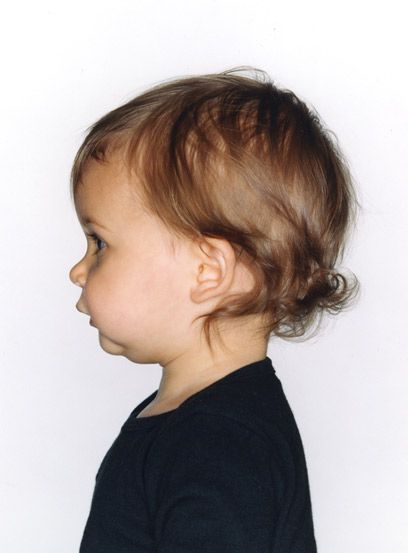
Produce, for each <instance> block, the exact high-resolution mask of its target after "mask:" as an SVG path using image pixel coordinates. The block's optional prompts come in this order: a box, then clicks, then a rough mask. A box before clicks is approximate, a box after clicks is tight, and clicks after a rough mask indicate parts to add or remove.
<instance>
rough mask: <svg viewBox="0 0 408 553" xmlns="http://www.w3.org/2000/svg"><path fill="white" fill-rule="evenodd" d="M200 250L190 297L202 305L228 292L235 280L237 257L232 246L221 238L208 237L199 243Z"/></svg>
mask: <svg viewBox="0 0 408 553" xmlns="http://www.w3.org/2000/svg"><path fill="white" fill-rule="evenodd" d="M198 249H199V252H197V261H196V262H195V263H196V265H195V267H194V275H195V285H194V287H193V288H192V289H191V292H190V297H191V299H192V301H194V302H196V303H201V302H203V301H206V300H209V299H212V298H215V297H217V296H222V295H223V294H225V293H227V292H228V290H229V289H230V287H231V285H232V283H233V280H234V271H235V266H236V256H235V251H234V249H233V247H232V246H231V244H230V243H229V242H228V241H227V240H224V239H221V238H212V237H209V236H206V237H205V238H202V239H201V240H200V241H199V242H198Z"/></svg>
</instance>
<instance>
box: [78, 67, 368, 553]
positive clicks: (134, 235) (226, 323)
mask: <svg viewBox="0 0 408 553" xmlns="http://www.w3.org/2000/svg"><path fill="white" fill-rule="evenodd" d="M242 69H243V68H234V69H231V70H229V71H225V72H223V73H219V74H209V75H201V76H191V77H187V78H181V79H177V80H173V81H169V82H163V83H161V84H159V85H156V86H154V87H152V88H151V89H149V90H147V91H146V92H144V93H142V94H140V95H139V96H137V97H136V98H134V99H132V100H130V101H129V102H127V103H126V104H125V105H123V106H121V107H119V108H117V109H115V110H113V111H111V112H110V113H108V114H107V115H105V116H104V117H102V118H101V119H100V120H99V121H98V122H97V123H95V124H94V125H93V126H92V128H91V129H90V131H89V133H88V134H87V136H86V138H85V140H84V142H83V144H82V145H81V147H80V149H79V151H78V153H77V155H76V158H75V161H74V165H73V168H72V174H71V182H72V190H73V196H74V201H75V208H76V212H77V214H78V218H79V220H80V223H81V226H82V227H83V230H84V231H85V233H86V234H87V236H88V238H89V239H88V248H87V251H86V254H85V256H84V257H83V258H82V259H81V260H80V261H79V262H78V263H77V264H76V265H75V266H74V267H73V268H72V269H71V272H70V278H71V280H72V281H73V282H74V283H75V284H77V285H78V286H80V287H81V289H82V290H81V297H80V299H79V301H78V304H77V308H78V310H79V311H81V312H83V313H85V314H87V315H90V316H91V320H90V323H91V324H92V325H93V326H95V327H96V328H97V330H98V333H99V342H100V345H101V347H102V348H103V349H104V350H105V351H106V352H108V353H111V354H113V355H123V356H125V357H127V358H128V359H129V360H130V361H133V362H135V363H151V364H152V363H159V364H160V365H161V367H162V371H163V372H162V378H161V381H160V385H159V388H158V389H157V390H156V391H154V392H153V393H152V394H150V395H149V396H148V397H146V398H145V399H144V400H143V401H142V402H141V403H140V404H139V405H138V406H137V407H136V408H135V409H134V410H133V411H132V413H131V414H130V416H129V418H128V419H127V420H126V422H125V423H124V425H123V426H122V428H121V431H120V433H119V435H118V436H117V438H116V440H115V441H114V443H113V445H112V446H111V448H110V449H109V451H108V453H107V454H106V456H105V458H104V460H103V462H102V464H101V466H100V468H99V471H98V474H97V476H96V484H95V490H94V494H93V498H92V505H91V509H90V514H89V517H88V520H87V524H86V527H85V530H84V534H83V537H82V542H81V547H80V552H81V553H130V552H132V553H145V552H152V551H155V552H159V553H204V552H205V553H209V552H211V553H218V552H219V553H229V552H231V553H232V552H233V553H272V552H273V553H295V552H296V553H306V552H307V553H312V552H315V551H316V550H317V549H316V541H315V536H314V529H313V519H312V507H311V499H310V491H309V482H308V475H307V469H306V462H305V458H304V451H303V447H302V442H301V438H300V436H299V432H298V428H297V425H296V422H295V419H294V416H293V414H292V411H291V408H290V406H289V405H288V402H287V400H286V397H285V394H284V391H283V389H282V386H281V383H280V380H279V378H278V377H277V375H276V374H275V369H274V367H273V365H272V361H271V359H270V357H268V356H267V344H268V341H269V338H270V336H272V335H275V336H277V337H281V338H284V339H289V338H296V337H301V336H303V335H304V334H305V333H306V331H309V330H310V329H311V328H312V326H313V323H314V322H315V321H316V320H317V319H319V322H320V319H321V315H322V313H323V312H324V310H327V311H330V312H338V311H340V310H341V309H343V308H344V307H345V306H346V305H347V304H349V302H350V301H351V300H352V299H353V297H354V295H355V292H356V291H357V290H358V280H357V279H356V278H354V280H353V281H350V280H347V279H346V278H345V277H344V276H343V275H342V274H341V273H339V272H338V271H337V270H336V269H335V264H336V263H337V260H338V259H339V258H340V256H342V255H343V251H344V246H345V244H346V239H347V235H348V232H349V230H350V229H351V227H352V225H353V223H354V220H355V215H356V206H357V205H359V204H358V202H357V199H356V196H355V192H354V189H353V185H352V179H351V176H350V173H349V171H348V168H347V164H346V162H345V160H344V159H343V157H342V155H341V153H340V150H339V149H338V147H337V146H336V145H335V144H334V143H333V141H332V140H331V139H330V137H329V134H328V132H327V131H325V129H324V128H323V126H322V124H321V123H320V122H319V119H318V117H317V115H316V114H315V113H314V112H312V111H311V110H310V109H309V108H308V107H307V106H306V105H305V103H304V102H302V101H301V100H299V99H298V98H297V97H296V96H295V95H294V94H293V93H292V92H290V91H288V90H282V89H279V88H278V87H276V86H275V85H274V84H273V83H272V82H271V81H270V80H269V79H268V78H267V76H266V74H265V73H264V72H262V71H260V70H255V77H254V78H252V77H249V76H243V75H239V74H238V73H239V71H241V70H242ZM244 69H245V68H244ZM259 76H260V78H258V77H259ZM203 331H204V338H203V335H202V334H203Z"/></svg>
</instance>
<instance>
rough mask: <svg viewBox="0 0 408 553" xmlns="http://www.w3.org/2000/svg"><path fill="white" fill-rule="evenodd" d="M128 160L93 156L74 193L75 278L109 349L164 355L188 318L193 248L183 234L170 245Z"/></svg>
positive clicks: (137, 357)
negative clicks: (78, 247) (79, 232)
mask: <svg viewBox="0 0 408 553" xmlns="http://www.w3.org/2000/svg"><path fill="white" fill-rule="evenodd" d="M123 167H124V165H123V163H121V161H120V158H118V156H117V155H116V156H112V157H111V159H110V161H109V163H108V164H100V163H98V162H97V161H94V160H91V161H90V162H89V165H88V167H87V169H86V171H85V174H84V176H83V179H82V184H80V185H79V188H78V190H77V194H76V198H75V207H76V212H77V215H78V219H79V222H80V224H81V226H82V228H83V230H84V232H85V233H86V234H87V250H86V253H85V255H84V257H83V258H82V259H81V260H80V261H79V262H78V263H77V264H76V265H74V266H73V267H72V269H71V271H70V279H71V280H72V282H73V283H74V284H77V285H78V286H80V287H81V288H82V292H81V296H80V298H79V301H78V303H77V309H78V310H79V311H81V312H83V313H85V314H87V315H89V316H90V318H91V321H92V324H93V325H94V326H95V327H96V329H97V331H98V333H99V342H100V345H101V347H102V348H103V349H104V350H105V351H107V352H108V353H111V354H114V355H124V356H125V357H127V358H129V359H131V360H133V361H135V362H138V363H156V362H160V363H165V362H166V361H167V359H166V356H167V357H168V356H169V355H170V356H171V355H176V354H177V349H178V348H179V347H182V346H181V344H180V343H179V341H180V336H184V337H185V336H186V335H187V333H188V329H189V326H190V321H191V312H190V311H189V308H188V306H189V305H191V302H190V300H189V284H190V283H191V274H189V267H190V265H189V263H190V258H189V253H188V249H187V248H185V247H184V246H182V245H181V244H180V242H178V243H176V248H175V251H173V250H172V248H171V236H170V235H169V234H168V231H167V230H166V229H165V227H164V226H163V224H162V223H161V222H160V221H159V220H158V219H157V218H154V217H153V216H152V215H150V214H148V213H146V212H145V211H144V210H143V209H142V207H141V204H140V202H138V200H137V197H136V194H135V193H134V190H135V189H134V187H135V183H130V182H129V181H128V177H127V175H126V172H125V171H124V169H123ZM90 235H93V237H92V236H90Z"/></svg>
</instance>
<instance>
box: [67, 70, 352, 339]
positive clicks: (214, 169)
mask: <svg viewBox="0 0 408 553" xmlns="http://www.w3.org/2000/svg"><path fill="white" fill-rule="evenodd" d="M248 70H249V72H251V71H252V72H253V76H251V75H243V74H241V75H240V74H239V73H243V72H245V71H248ZM108 149H109V150H111V149H122V150H123V151H124V152H125V154H126V156H125V158H124V159H125V160H126V166H127V168H128V170H129V174H130V175H137V180H138V183H140V185H141V187H142V188H141V190H142V191H143V200H144V203H145V207H146V208H147V209H148V210H149V211H150V212H151V213H153V214H155V215H156V216H157V217H159V218H160V219H161V221H162V222H163V223H164V224H165V225H166V227H167V228H168V229H169V230H170V231H171V232H172V233H173V234H174V235H178V236H181V237H185V238H188V239H191V240H197V239H199V238H200V237H201V238H202V237H203V236H209V237H210V236H211V237H217V238H222V239H225V240H228V241H229V243H230V244H231V246H232V247H233V248H234V250H235V253H236V255H237V257H239V259H240V260H241V261H242V263H244V264H245V265H246V266H247V267H248V268H249V269H250V270H251V274H252V275H253V276H254V282H255V284H254V286H253V288H252V290H251V291H249V292H245V293H242V294H239V295H234V296H230V297H228V298H225V299H224V301H223V302H221V303H220V304H219V305H218V306H217V308H216V309H215V310H213V311H212V312H211V313H205V314H204V315H201V316H200V318H201V317H204V318H205V320H204V325H203V328H204V331H205V335H206V339H207V343H208V344H209V346H210V349H211V348H212V346H211V327H212V326H213V324H215V322H216V321H217V320H220V319H225V320H226V319H232V318H237V317H238V318H239V317H243V316H247V315H255V314H258V315H261V318H262V320H263V321H264V322H265V324H264V325H263V326H262V328H261V329H260V331H261V332H262V333H263V335H264V337H265V338H266V339H269V337H270V335H271V334H273V335H275V336H279V337H281V338H284V339H291V338H300V337H302V336H303V335H305V334H306V333H307V331H309V330H311V329H312V327H313V325H314V323H315V322H316V321H317V320H318V325H317V326H316V328H315V331H314V332H313V335H314V334H315V333H316V331H317V330H318V327H319V325H320V321H321V317H322V314H323V312H324V311H327V312H329V313H332V314H336V313H338V312H340V311H342V310H344V309H346V308H347V307H348V306H349V305H350V304H351V303H352V301H353V299H355V297H356V295H357V293H358V291H359V287H360V286H359V281H358V279H357V278H356V276H355V275H354V273H351V272H350V275H349V276H348V277H346V276H345V275H344V274H343V273H342V272H340V270H339V268H338V267H336V265H337V264H338V263H339V262H340V261H341V260H342V258H343V255H344V249H345V245H346V243H347V241H348V238H349V237H350V233H351V230H353V229H354V228H355V225H356V218H357V206H359V207H360V204H359V202H358V200H357V197H356V192H355V189H354V185H353V179H352V176H351V173H350V170H349V167H348V164H347V161H346V159H345V157H344V155H343V154H342V152H341V150H340V148H339V146H338V141H337V138H336V136H335V135H334V133H332V132H331V131H329V130H327V129H326V128H325V126H324V125H323V124H322V121H321V118H320V117H319V115H318V114H317V112H316V110H315V109H314V108H312V107H308V106H307V105H306V103H305V102H304V101H302V100H300V99H299V98H298V97H297V96H296V95H295V94H294V93H293V92H292V91H290V90H287V89H282V88H279V87H278V86H276V85H275V84H274V83H273V82H272V81H271V79H270V78H269V76H268V75H267V73H266V72H265V71H262V70H260V69H256V68H253V67H249V66H241V67H235V68H232V69H229V70H227V71H224V72H221V73H214V74H206V75H196V76H187V77H182V78H177V79H172V80H170V81H168V80H166V81H161V82H159V84H157V85H155V86H153V87H151V88H149V89H148V90H146V91H145V92H143V93H141V94H139V95H138V96H136V97H135V98H133V99H131V100H130V101H128V102H126V103H125V104H124V105H121V106H120V107H118V108H116V109H114V110H112V111H110V112H109V113H107V114H106V115H104V116H103V117H102V118H101V119H99V120H98V121H97V122H96V123H94V124H93V125H92V126H91V127H89V128H88V129H87V135H86V137H85V139H84V141H83V143H82V145H81V146H80V148H79V150H78V152H77V154H76V156H75V160H74V163H73V166H72V170H71V187H72V188H71V193H73V195H74V196H75V191H76V189H77V186H78V184H79V183H80V182H81V178H82V176H83V173H84V171H85V169H86V164H87V161H88V160H89V159H91V158H93V159H96V160H98V161H100V162H102V163H103V162H106V160H107V151H108ZM343 272H344V271H343ZM309 337H310V335H309V336H308V337H307V338H309ZM304 339H306V338H304Z"/></svg>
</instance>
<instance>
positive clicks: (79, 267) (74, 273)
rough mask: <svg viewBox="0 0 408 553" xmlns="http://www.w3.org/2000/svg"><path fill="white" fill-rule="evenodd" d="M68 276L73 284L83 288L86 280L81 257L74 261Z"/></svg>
mask: <svg viewBox="0 0 408 553" xmlns="http://www.w3.org/2000/svg"><path fill="white" fill-rule="evenodd" d="M69 278H70V280H71V282H72V283H73V284H76V286H80V287H81V288H83V287H84V286H85V282H86V271H85V265H84V263H83V259H81V261H79V262H78V263H76V264H75V265H74V266H73V267H72V269H71V270H70V271H69Z"/></svg>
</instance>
